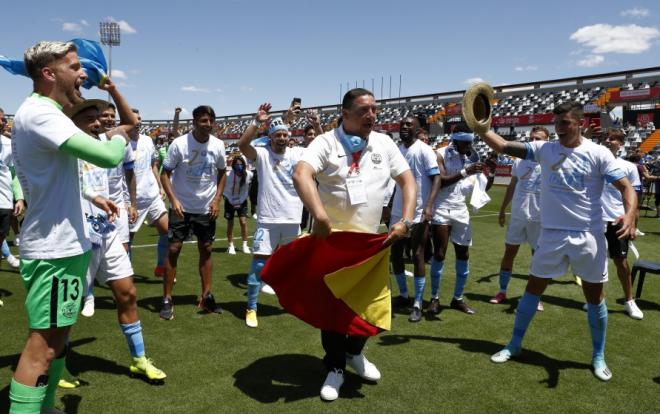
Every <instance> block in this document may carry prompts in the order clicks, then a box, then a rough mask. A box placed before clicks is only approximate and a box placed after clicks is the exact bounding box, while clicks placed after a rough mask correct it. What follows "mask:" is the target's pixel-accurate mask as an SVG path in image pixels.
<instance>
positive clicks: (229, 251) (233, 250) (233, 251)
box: [227, 244, 236, 254]
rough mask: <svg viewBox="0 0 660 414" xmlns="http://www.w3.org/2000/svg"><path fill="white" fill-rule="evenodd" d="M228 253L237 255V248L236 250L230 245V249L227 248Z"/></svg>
mask: <svg viewBox="0 0 660 414" xmlns="http://www.w3.org/2000/svg"><path fill="white" fill-rule="evenodd" d="M227 253H228V254H236V248H234V245H233V244H230V245H229V247H228V248H227Z"/></svg>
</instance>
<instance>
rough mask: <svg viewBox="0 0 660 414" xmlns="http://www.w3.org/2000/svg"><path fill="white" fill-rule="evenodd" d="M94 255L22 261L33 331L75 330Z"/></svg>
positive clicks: (22, 274) (28, 312)
mask: <svg viewBox="0 0 660 414" xmlns="http://www.w3.org/2000/svg"><path fill="white" fill-rule="evenodd" d="M90 256H91V253H90V252H85V253H82V254H79V255H77V256H71V257H65V258H63V259H21V277H22V278H23V284H24V285H25V288H26V289H27V296H26V298H25V311H26V313H27V316H28V325H29V327H30V329H49V328H62V327H65V326H71V325H73V324H75V323H76V321H77V320H78V312H79V311H80V302H81V298H82V295H83V285H84V277H85V273H86V272H87V267H88V265H89V258H90Z"/></svg>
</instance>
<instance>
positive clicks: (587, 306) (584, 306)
mask: <svg viewBox="0 0 660 414" xmlns="http://www.w3.org/2000/svg"><path fill="white" fill-rule="evenodd" d="M582 310H583V311H585V312H588V311H589V304H588V303H585V304H584V305H582Z"/></svg>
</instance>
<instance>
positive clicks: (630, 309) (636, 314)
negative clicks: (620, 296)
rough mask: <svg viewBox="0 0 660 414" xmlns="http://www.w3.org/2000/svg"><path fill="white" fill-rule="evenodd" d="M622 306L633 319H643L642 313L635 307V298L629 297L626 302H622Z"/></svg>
mask: <svg viewBox="0 0 660 414" xmlns="http://www.w3.org/2000/svg"><path fill="white" fill-rule="evenodd" d="M623 308H624V309H625V310H626V312H627V313H628V316H630V317H631V318H633V319H637V320H642V319H644V313H643V312H642V311H641V309H639V308H638V307H637V304H636V303H635V299H631V300H629V301H628V302H626V303H624V304H623Z"/></svg>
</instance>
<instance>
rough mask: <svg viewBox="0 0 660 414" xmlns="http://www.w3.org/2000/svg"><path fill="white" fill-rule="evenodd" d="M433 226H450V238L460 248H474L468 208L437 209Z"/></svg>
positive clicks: (432, 222)
mask: <svg viewBox="0 0 660 414" xmlns="http://www.w3.org/2000/svg"><path fill="white" fill-rule="evenodd" d="M431 224H432V225H441V226H450V227H451V231H450V232H449V238H450V240H451V242H452V243H454V244H458V245H459V246H472V226H471V225H470V213H469V212H468V209H467V208H461V209H447V208H437V209H436V210H435V212H434V213H433V220H432V221H431Z"/></svg>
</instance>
